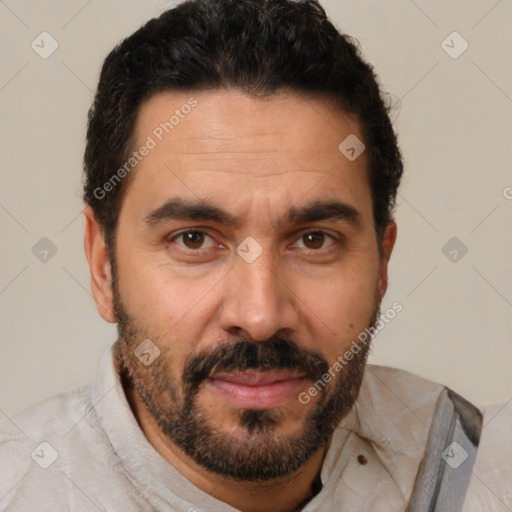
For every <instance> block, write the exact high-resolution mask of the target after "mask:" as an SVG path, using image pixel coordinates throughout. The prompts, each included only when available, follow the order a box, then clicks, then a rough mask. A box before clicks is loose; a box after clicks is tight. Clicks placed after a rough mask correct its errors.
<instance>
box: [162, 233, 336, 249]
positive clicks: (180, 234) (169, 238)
mask: <svg viewBox="0 0 512 512" xmlns="http://www.w3.org/2000/svg"><path fill="white" fill-rule="evenodd" d="M188 233H198V234H202V235H205V236H207V237H210V238H211V239H212V240H213V237H212V236H211V235H210V234H208V233H207V232H206V231H203V230H202V229H187V230H185V231H181V232H179V233H177V234H173V235H171V236H169V237H168V238H167V239H166V245H170V244H171V243H173V242H174V241H175V240H176V239H177V238H179V237H180V236H183V235H186V234H188ZM310 234H315V235H316V234H322V235H325V236H326V237H328V238H330V239H331V240H333V243H331V244H330V245H329V246H328V247H327V248H324V249H308V248H305V249H303V250H305V251H309V252H321V251H323V252H324V253H325V252H326V251H328V250H330V249H331V247H332V246H334V245H340V244H341V243H342V240H340V239H339V238H337V237H335V236H334V235H331V234H330V233H327V232H326V231H322V230H318V229H316V230H315V229H309V230H306V231H304V232H302V234H301V235H300V236H299V237H298V238H297V240H300V239H302V238H303V237H305V236H307V235H310ZM178 245H179V244H178ZM180 248H181V249H182V250H184V251H187V252H189V253H194V254H200V253H202V252H203V251H207V250H208V249H210V248H209V247H207V248H205V249H190V248H188V247H183V246H182V245H180Z"/></svg>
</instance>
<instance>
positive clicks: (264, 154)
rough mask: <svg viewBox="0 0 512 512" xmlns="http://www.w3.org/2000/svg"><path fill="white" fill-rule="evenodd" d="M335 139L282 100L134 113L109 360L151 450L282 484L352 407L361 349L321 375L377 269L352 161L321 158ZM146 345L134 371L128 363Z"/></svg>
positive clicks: (327, 112) (359, 315)
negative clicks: (156, 445) (171, 448)
mask: <svg viewBox="0 0 512 512" xmlns="http://www.w3.org/2000/svg"><path fill="white" fill-rule="evenodd" d="M191 97H193V98H194V99H195V100H196V101H197V106H195V107H194V108H192V109H188V108H187V109H182V110H181V114H182V115H181V116H180V120H179V122H178V123H176V124H175V126H174V127H173V128H172V130H169V133H168V134H167V133H166V132H165V131H163V133H161V132H162V130H158V127H159V126H161V125H160V124H161V123H164V122H166V121H168V120H169V118H170V116H171V115H172V114H173V113H174V111H175V110H176V109H180V107H181V106H182V105H184V104H187V103H188V102H189V100H190V98H191ZM184 111H186V112H188V111H190V112H189V113H188V114H186V115H183V112H184ZM174 121H176V119H174ZM155 130H156V131H155ZM155 134H158V136H157V135H155ZM351 134H355V135H356V136H357V137H358V138H359V139H361V140H362V139H363V137H362V135H361V132H360V129H359V127H358V125H357V123H356V122H355V120H354V119H353V118H350V117H348V116H346V115H344V114H343V113H340V112H339V111H335V110H334V109H333V108H332V106H331V105H329V104H328V103H327V102H325V101H323V100H320V99H307V100H306V99H305V98H301V97H300V96H298V95H294V94H289V93H287V94H280V95H278V96H274V97H272V98H271V99H266V100H261V99H254V98H251V97H249V96H247V95H245V94H243V93H241V92H236V91H227V90H223V91H216V92H200V93H194V94H188V93H177V92H168V93H161V94H158V95H155V96H153V97H151V98H150V99H149V100H148V101H146V102H145V103H144V104H143V105H142V107H141V109H140V112H139V116H138V120H137V124H136V127H135V141H134V144H133V147H134V148H135V149H138V148H140V147H141V146H143V145H144V144H147V141H148V136H149V137H151V139H152V140H153V141H154V142H155V143H156V145H155V147H153V148H152V149H150V150H149V152H148V154H147V155H146V156H145V157H144V158H143V159H142V160H141V161H140V163H139V164H138V165H137V167H136V169H135V170H134V171H133V175H132V176H131V178H132V180H131V182H130V184H129V186H128V188H127V190H126V195H125V197H124V199H123V202H122V207H121V211H120V215H119V222H118V227H117V233H116V252H115V282H114V292H115V293H114V295H115V296H114V302H115V310H116V318H117V321H118V324H119V325H118V328H119V332H120V337H121V338H122V339H123V342H122V343H121V344H120V346H119V356H120V357H122V358H123V365H124V367H125V369H126V371H127V374H128V375H129V376H130V379H131V382H132V383H133V385H134V388H135V389H136V391H137V393H138V394H139V396H140V398H141V399H142V401H143V402H144V403H145V405H146V406H147V408H148V409H149V411H150V412H151V414H152V415H153V417H154V418H155V420H156V421H157V423H158V424H159V426H160V428H161V430H162V431H163V433H164V434H165V435H166V436H167V437H168V439H169V440H170V441H171V442H172V443H174V444H175V445H177V446H178V447H179V448H180V449H181V450H183V451H185V452H186V453H187V454H188V455H189V456H191V457H192V458H193V459H194V460H195V461H196V462H199V463H200V464H202V465H203V466H206V467H208V468H209V469H211V470H213V471H215V472H217V473H222V474H225V475H228V476H231V477H234V478H240V479H245V480H258V479H259V480H265V479H269V478H276V477H278V476H282V475H284V474H286V473H289V472H291V471H293V470H294V469H296V468H297V467H299V466H300V465H301V464H302V463H303V462H304V461H305V460H306V459H307V458H308V457H309V456H310V455H311V454H312V453H313V452H314V451H315V450H318V449H319V448H320V447H321V446H322V444H323V443H325V442H326V441H327V440H328V438H329V436H330V434H331V433H332V430H333V429H334V428H335V426H336V424H337V423H338V422H339V421H340V419H341V418H342V417H343V416H344V415H345V414H346V413H347V412H348V411H349V410H350V408H351V407H352V405H353V403H354V400H355V398H356V396H357V392H358V390H359V386H360V382H361V378H362V374H363V368H364V364H365V358H366V353H367V350H363V351H361V353H359V354H358V355H357V356H355V357H354V359H353V360H352V361H351V362H350V364H348V365H347V366H344V368H343V370H341V371H338V372H333V371H332V366H333V364H334V363H335V362H336V360H337V358H338V357H339V356H342V355H343V354H344V352H345V351H346V350H347V349H348V348H349V346H350V345H351V343H352V341H353V340H355V339H356V338H357V335H358V334H359V333H360V332H361V331H363V330H364V329H365V328H366V327H368V326H369V325H371V324H372V323H373V322H374V321H375V318H376V315H377V311H378V306H379V303H380V299H381V297H382V294H383V293H384V290H385V285H386V284H385V281H386V277H385V266H386V261H383V260H382V259H381V258H380V257H379V250H378V243H377V240H376V235H375V227H374V223H373V210H372V200H371V191H370V187H369V183H368V174H367V170H366V159H365V154H364V153H363V154H362V155H361V156H359V157H358V158H357V159H356V160H354V161H350V160H349V159H348V158H346V157H345V156H344V155H343V154H342V153H341V152H340V151H339V150H338V146H339V144H340V142H341V141H343V140H344V139H345V138H346V137H347V136H349V135H351ZM159 138H161V139H162V140H159ZM149 145H150V146H153V144H151V143H150V144H149ZM185 207H188V208H185ZM146 339H149V340H151V343H152V344H153V345H155V346H156V347H158V350H159V351H160V355H159V356H158V357H157V358H156V359H155V360H154V361H153V362H152V363H151V364H149V365H145V364H144V363H143V362H142V361H141V360H139V359H138V358H137V357H135V354H134V350H135V349H136V348H137V346H138V345H139V344H140V343H141V342H142V341H143V340H146ZM145 357H146V358H148V356H145ZM330 368H331V372H332V375H334V378H331V379H326V381H328V382H326V385H325V389H323V388H322V389H321V391H320V392H319V393H318V394H317V395H316V396H312V397H311V400H310V401H309V402H308V403H307V404H304V403H303V402H304V400H302V401H300V400H299V399H298V396H299V395H300V394H301V393H302V392H304V391H307V390H308V389H309V388H310V387H311V385H312V384H313V383H314V382H316V381H317V380H318V379H320V378H321V377H322V375H324V374H325V373H326V372H327V371H328V370H329V369H330Z"/></svg>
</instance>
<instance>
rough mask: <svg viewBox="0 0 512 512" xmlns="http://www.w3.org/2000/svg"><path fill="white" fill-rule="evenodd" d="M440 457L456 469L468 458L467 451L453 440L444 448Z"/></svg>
mask: <svg viewBox="0 0 512 512" xmlns="http://www.w3.org/2000/svg"><path fill="white" fill-rule="evenodd" d="M441 458H442V459H443V460H444V461H445V462H446V464H448V466H450V467H451V468H452V469H457V468H458V467H459V466H461V465H462V464H463V463H464V461H465V460H466V459H467V458H468V452H467V451H466V450H464V448H462V446H461V445H460V444H459V443H457V442H456V441H454V442H453V443H452V444H450V445H448V446H447V447H446V448H445V450H444V451H443V453H441Z"/></svg>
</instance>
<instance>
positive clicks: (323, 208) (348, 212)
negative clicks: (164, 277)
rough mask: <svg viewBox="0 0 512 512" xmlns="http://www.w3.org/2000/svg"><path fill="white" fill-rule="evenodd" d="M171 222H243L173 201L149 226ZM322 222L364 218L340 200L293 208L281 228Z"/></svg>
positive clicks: (208, 207)
mask: <svg viewBox="0 0 512 512" xmlns="http://www.w3.org/2000/svg"><path fill="white" fill-rule="evenodd" d="M170 220H194V221H205V222H216V223H219V224H223V225H225V226H228V227H230V228H233V229H234V228H237V227H239V226H240V225H241V221H240V220H239V219H237V218H236V217H235V216H234V215H232V214H231V213H229V212H227V211H226V210H223V209H222V208H220V207H219V206H217V205H215V204H212V203H208V202H205V201H195V200H190V199H182V198H178V197H175V198H172V199H169V200H168V201H166V202H165V203H164V204H162V205H161V206H159V207H158V208H156V209H155V210H153V211H152V212H150V213H149V214H148V215H147V216H146V217H145V218H144V222H146V223H147V224H148V225H149V226H155V225H157V224H161V223H164V222H167V221H170ZM322 220H331V221H332V220H339V221H344V222H347V223H349V224H353V225H359V224H361V214H360V213H359V211H358V210H357V209H356V208H354V207H353V206H351V205H349V204H347V203H344V202H342V201H338V200H318V201H313V202H311V203H308V204H306V205H304V206H292V207H291V208H290V209H289V210H288V211H287V212H286V214H285V215H284V217H283V218H281V219H279V221H278V226H282V225H287V224H288V225H293V224H304V223H308V222H318V221H322Z"/></svg>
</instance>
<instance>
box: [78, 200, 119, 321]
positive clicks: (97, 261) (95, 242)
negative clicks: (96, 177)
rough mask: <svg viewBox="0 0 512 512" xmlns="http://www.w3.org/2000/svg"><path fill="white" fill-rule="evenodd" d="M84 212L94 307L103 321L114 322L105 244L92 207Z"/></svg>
mask: <svg viewBox="0 0 512 512" xmlns="http://www.w3.org/2000/svg"><path fill="white" fill-rule="evenodd" d="M84 214H85V234H84V249H85V255H86V257H87V261H88V262H89V271H90V275H91V290H92V294H93V297H94V300H95V302H96V308H97V309H98V313H99V314H100V315H101V316H102V318H103V319H104V320H105V321H107V322H110V323H116V319H115V315H114V301H113V293H112V272H111V268H110V259H109V256H108V250H107V246H106V244H105V241H104V239H103V233H102V230H101V228H100V226H99V224H98V222H97V221H96V217H95V216H94V212H93V210H92V208H91V207H90V206H87V207H86V208H85V210H84Z"/></svg>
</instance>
